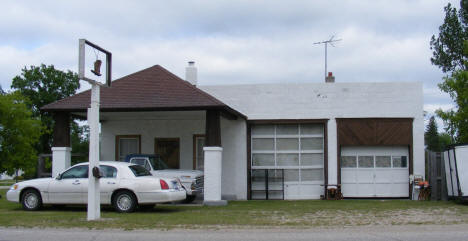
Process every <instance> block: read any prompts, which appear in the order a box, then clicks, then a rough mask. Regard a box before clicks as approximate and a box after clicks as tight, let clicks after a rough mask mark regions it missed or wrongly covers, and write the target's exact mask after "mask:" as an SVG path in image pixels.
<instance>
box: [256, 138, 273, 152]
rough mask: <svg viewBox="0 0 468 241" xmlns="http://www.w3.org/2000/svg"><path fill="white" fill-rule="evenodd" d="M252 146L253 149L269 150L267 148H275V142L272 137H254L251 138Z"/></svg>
mask: <svg viewBox="0 0 468 241" xmlns="http://www.w3.org/2000/svg"><path fill="white" fill-rule="evenodd" d="M252 148H253V150H264V151H269V150H274V149H275V143H274V139H273V138H271V139H263V138H254V139H252Z"/></svg>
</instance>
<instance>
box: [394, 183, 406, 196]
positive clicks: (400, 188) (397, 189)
mask: <svg viewBox="0 0 468 241" xmlns="http://www.w3.org/2000/svg"><path fill="white" fill-rule="evenodd" d="M392 196H393V197H408V196H409V184H408V183H397V184H393V185H392Z"/></svg>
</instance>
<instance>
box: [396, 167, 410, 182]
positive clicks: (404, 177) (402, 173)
mask: <svg viewBox="0 0 468 241" xmlns="http://www.w3.org/2000/svg"><path fill="white" fill-rule="evenodd" d="M393 182H394V183H405V184H408V182H409V176H408V169H403V170H401V169H394V170H393Z"/></svg>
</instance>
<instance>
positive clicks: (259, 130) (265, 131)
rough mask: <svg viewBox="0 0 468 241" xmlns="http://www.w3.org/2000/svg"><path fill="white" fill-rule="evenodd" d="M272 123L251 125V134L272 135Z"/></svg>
mask: <svg viewBox="0 0 468 241" xmlns="http://www.w3.org/2000/svg"><path fill="white" fill-rule="evenodd" d="M274 134H275V126H274V125H256V126H253V127H252V135H274Z"/></svg>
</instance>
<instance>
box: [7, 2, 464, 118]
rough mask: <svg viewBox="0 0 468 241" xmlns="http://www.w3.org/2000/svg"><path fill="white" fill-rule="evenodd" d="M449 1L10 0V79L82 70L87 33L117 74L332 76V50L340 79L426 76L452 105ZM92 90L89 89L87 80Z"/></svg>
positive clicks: (435, 95) (232, 78)
mask: <svg viewBox="0 0 468 241" xmlns="http://www.w3.org/2000/svg"><path fill="white" fill-rule="evenodd" d="M448 2H452V4H454V5H455V6H456V7H457V8H458V7H459V1H445V0H419V1H418V0H386V1H378V0H355V1H343V0H326V1H325V0H322V1H318V0H316V1H312V0H310V1H305V0H304V1H289V0H288V1H272V0H266V1H218V0H217V1H116V0H113V1H83V0H79V1H44V0H41V1H3V2H2V14H1V15H0V29H1V31H0V35H1V36H0V84H1V86H2V88H3V89H9V87H10V85H11V80H12V78H13V77H14V76H16V75H18V74H20V72H21V69H22V68H23V67H24V66H30V65H39V64H41V63H44V64H47V65H49V64H53V65H55V66H56V68H58V69H61V70H67V69H70V70H72V71H77V68H78V63H77V62H78V39H79V38H86V39H88V40H90V41H92V42H95V43H97V44H99V45H101V46H102V47H104V48H106V49H108V50H110V51H111V52H112V54H113V77H114V79H115V78H119V77H122V76H125V75H128V74H131V73H133V72H136V71H138V70H141V69H143V68H147V67H150V66H152V65H155V64H159V65H161V66H163V67H164V68H166V69H168V70H169V71H171V72H173V73H174V74H176V75H178V76H180V77H182V78H183V77H184V71H185V66H186V63H187V61H189V60H194V61H195V62H196V66H197V67H198V73H199V84H201V85H212V84H234V83H271V82H323V81H324V48H323V46H319V45H314V44H313V43H314V42H318V41H322V40H327V39H329V38H330V37H331V36H333V35H335V36H336V38H338V39H342V41H340V42H338V43H336V47H335V48H329V51H328V60H329V61H328V70H329V71H332V72H333V73H334V75H335V76H336V82H372V81H376V82H382V81H421V82H423V83H424V96H425V100H424V103H425V106H424V108H425V110H426V111H428V112H433V111H434V110H435V109H437V108H443V109H448V108H451V107H452V103H451V100H450V98H449V96H448V95H447V94H443V93H441V92H440V91H439V89H438V88H437V83H439V82H441V79H442V77H443V76H444V75H443V74H442V72H441V71H440V70H439V69H438V68H437V67H435V66H432V65H431V63H430V57H431V55H432V53H431V50H430V49H429V41H430V38H431V36H432V35H433V34H437V33H438V27H439V26H440V25H441V24H442V22H443V18H444V12H443V7H444V6H445V5H447V3H448ZM83 88H86V86H85V87H83Z"/></svg>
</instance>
